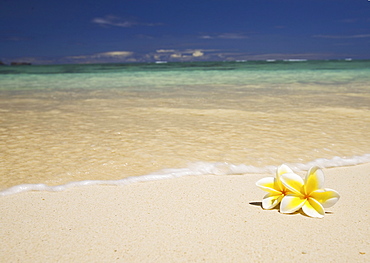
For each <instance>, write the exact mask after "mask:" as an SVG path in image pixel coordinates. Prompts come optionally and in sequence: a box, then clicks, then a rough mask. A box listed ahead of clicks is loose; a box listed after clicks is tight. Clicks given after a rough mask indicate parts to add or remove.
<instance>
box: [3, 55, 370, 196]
mask: <svg viewBox="0 0 370 263" xmlns="http://www.w3.org/2000/svg"><path fill="white" fill-rule="evenodd" d="M369 130H370V61H368V60H367V61H272V62H267V61H255V62H253V61H250V62H249V61H247V62H196V63H161V64H155V63H152V64H95V65H40V66H39V65H37V66H36V65H35V66H1V67H0V147H1V152H0V157H1V158H0V189H1V188H3V189H5V188H7V187H11V186H14V185H20V184H25V183H26V184H39V183H42V184H48V185H62V184H66V183H68V182H76V181H77V182H79V181H83V180H88V181H89V182H90V180H103V181H102V182H106V181H105V180H120V179H122V178H140V179H137V180H146V178H149V179H150V178H154V177H155V178H157V177H158V176H159V177H161V176H164V177H171V176H173V177H176V176H182V175H198V174H234V173H241V174H244V173H246V174H247V173H255V172H269V173H270V172H273V171H274V169H275V168H276V166H277V165H280V164H281V163H288V164H290V165H291V166H292V168H293V169H295V170H297V171H302V170H307V169H308V168H309V166H310V165H319V166H321V167H332V166H342V165H353V164H357V163H363V162H369V161H370V155H369V154H370V136H369V132H368V131H369ZM135 180H136V179H135ZM27 189H28V188H27Z"/></svg>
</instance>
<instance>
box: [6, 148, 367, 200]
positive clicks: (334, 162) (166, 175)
mask: <svg viewBox="0 0 370 263" xmlns="http://www.w3.org/2000/svg"><path fill="white" fill-rule="evenodd" d="M369 162H370V154H364V155H361V156H352V157H350V158H341V157H339V156H335V157H333V158H331V159H326V158H319V159H316V160H314V161H312V162H309V163H306V164H303V163H292V164H288V166H289V167H291V168H292V169H293V171H295V172H302V171H308V170H309V169H310V168H311V167H313V166H318V167H320V168H321V169H324V168H333V167H344V166H352V165H358V164H364V163H369ZM276 169H277V166H273V165H269V166H265V167H255V166H252V165H245V164H240V165H234V164H229V163H206V162H198V163H192V164H189V165H188V167H186V168H178V169H176V168H173V169H164V170H161V171H158V172H156V173H152V174H148V175H141V176H130V177H126V178H123V179H120V180H83V181H75V182H69V183H66V184H63V185H55V186H49V185H46V184H43V183H39V184H20V185H15V186H13V187H10V188H7V189H5V190H2V191H0V197H1V196H6V195H11V194H17V193H22V192H28V191H50V192H59V191H64V190H67V189H69V188H73V187H81V186H92V185H128V184H132V183H139V182H147V181H156V180H165V179H171V178H178V177H183V176H200V175H237V174H267V173H269V174H275V171H276Z"/></svg>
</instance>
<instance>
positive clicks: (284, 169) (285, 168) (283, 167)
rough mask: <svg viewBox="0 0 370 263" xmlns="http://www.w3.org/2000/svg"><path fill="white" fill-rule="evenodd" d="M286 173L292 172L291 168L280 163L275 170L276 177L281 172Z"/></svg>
mask: <svg viewBox="0 0 370 263" xmlns="http://www.w3.org/2000/svg"><path fill="white" fill-rule="evenodd" d="M288 173H293V171H292V169H290V168H289V167H288V166H287V165H286V164H282V165H280V166H279V167H278V169H277V170H276V177H278V176H280V175H282V174H288Z"/></svg>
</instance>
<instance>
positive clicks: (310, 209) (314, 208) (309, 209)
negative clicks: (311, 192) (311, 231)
mask: <svg viewBox="0 0 370 263" xmlns="http://www.w3.org/2000/svg"><path fill="white" fill-rule="evenodd" d="M302 211H303V212H304V213H305V214H306V215H308V216H310V217H316V218H323V217H324V215H325V211H324V208H323V207H322V205H321V204H320V203H319V202H318V201H316V200H315V199H313V198H308V200H307V202H306V203H305V204H304V205H303V206H302Z"/></svg>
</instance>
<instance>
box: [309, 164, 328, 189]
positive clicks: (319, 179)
mask: <svg viewBox="0 0 370 263" xmlns="http://www.w3.org/2000/svg"><path fill="white" fill-rule="evenodd" d="M323 187H324V173H323V172H322V171H321V170H320V168H319V167H317V166H315V167H312V168H311V169H310V170H309V171H308V173H307V175H306V178H305V192H306V194H308V195H309V194H310V193H312V192H313V191H315V190H317V189H321V188H323Z"/></svg>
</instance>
